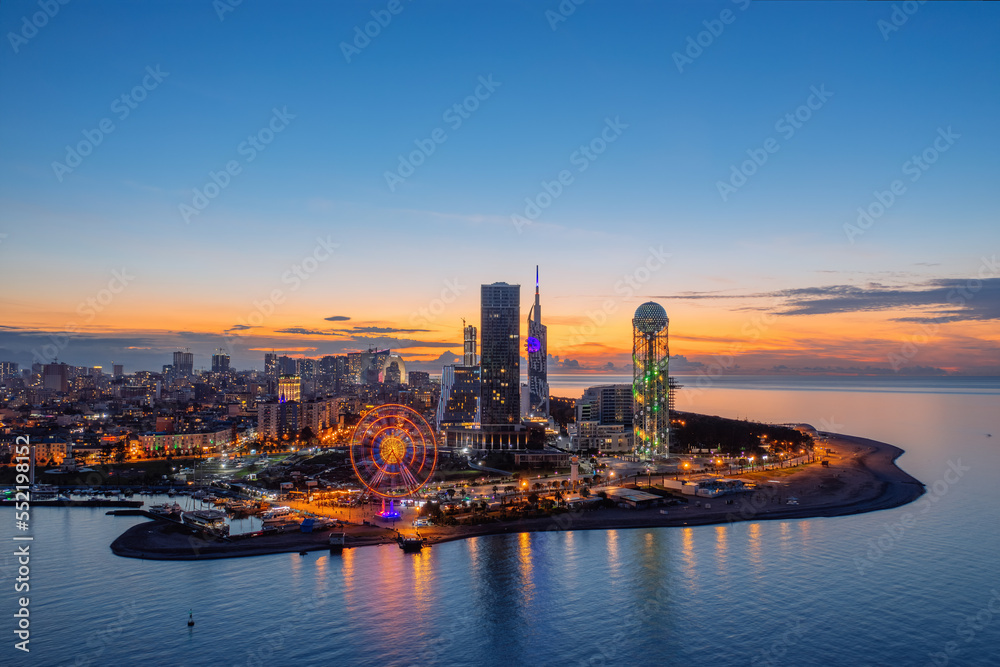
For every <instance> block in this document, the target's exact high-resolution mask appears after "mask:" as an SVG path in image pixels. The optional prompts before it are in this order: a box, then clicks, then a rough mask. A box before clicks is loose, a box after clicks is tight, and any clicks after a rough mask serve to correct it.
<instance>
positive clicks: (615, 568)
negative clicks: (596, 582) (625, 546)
mask: <svg viewBox="0 0 1000 667" xmlns="http://www.w3.org/2000/svg"><path fill="white" fill-rule="evenodd" d="M618 539H619V533H618V531H617V530H609V531H608V570H609V573H610V575H611V579H612V580H615V579H618V577H620V576H621V569H622V560H621V554H620V553H619V547H618Z"/></svg>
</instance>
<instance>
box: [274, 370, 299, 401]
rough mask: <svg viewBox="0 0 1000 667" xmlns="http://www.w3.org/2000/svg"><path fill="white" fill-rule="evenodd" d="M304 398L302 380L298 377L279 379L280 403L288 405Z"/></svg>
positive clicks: (291, 376) (286, 376)
mask: <svg viewBox="0 0 1000 667" xmlns="http://www.w3.org/2000/svg"><path fill="white" fill-rule="evenodd" d="M301 398H302V380H301V379H300V378H299V376H298V375H282V376H281V377H280V378H278V402H279V403H288V402H290V401H299V400H301Z"/></svg>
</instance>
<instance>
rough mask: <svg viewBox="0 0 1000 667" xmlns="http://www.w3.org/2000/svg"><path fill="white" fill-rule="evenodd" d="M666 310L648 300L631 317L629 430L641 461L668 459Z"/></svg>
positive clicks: (668, 419) (636, 453)
mask: <svg viewBox="0 0 1000 667" xmlns="http://www.w3.org/2000/svg"><path fill="white" fill-rule="evenodd" d="M669 324H670V320H669V319H668V318H667V311H665V310H664V309H663V306H661V305H660V304H658V303H654V302H652V301H647V302H646V303H644V304H642V305H641V306H639V307H638V308H637V309H636V311H635V316H634V317H633V318H632V408H633V416H632V428H633V431H634V436H635V440H634V443H633V448H634V452H635V455H636V456H638V457H639V458H640V459H641V460H643V461H649V460H651V459H663V458H667V457H668V456H670V410H669V409H668V403H669V391H670V388H669V384H668V379H667V377H668V376H667V365H668V363H669V361H670V350H669V348H668V346H667V328H668V325H669Z"/></svg>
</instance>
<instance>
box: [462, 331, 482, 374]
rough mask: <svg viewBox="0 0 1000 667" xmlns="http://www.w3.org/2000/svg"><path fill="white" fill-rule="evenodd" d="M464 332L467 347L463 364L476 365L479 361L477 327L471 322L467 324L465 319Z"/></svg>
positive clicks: (463, 356)
mask: <svg viewBox="0 0 1000 667" xmlns="http://www.w3.org/2000/svg"><path fill="white" fill-rule="evenodd" d="M462 332H463V333H464V335H465V347H464V349H463V355H462V365H463V366H475V365H477V364H478V363H479V359H477V354H476V347H477V344H476V327H474V326H472V325H471V324H469V325H467V326H466V324H465V320H462Z"/></svg>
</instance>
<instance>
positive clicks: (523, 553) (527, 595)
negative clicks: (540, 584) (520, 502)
mask: <svg viewBox="0 0 1000 667" xmlns="http://www.w3.org/2000/svg"><path fill="white" fill-rule="evenodd" d="M517 538H518V540H517V542H518V556H519V561H520V563H519V569H520V574H521V597H522V602H525V603H530V602H531V601H532V599H533V598H534V597H535V582H534V580H532V578H531V570H532V568H533V567H534V565H533V564H532V562H531V538H532V533H520V534H518V536H517Z"/></svg>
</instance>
